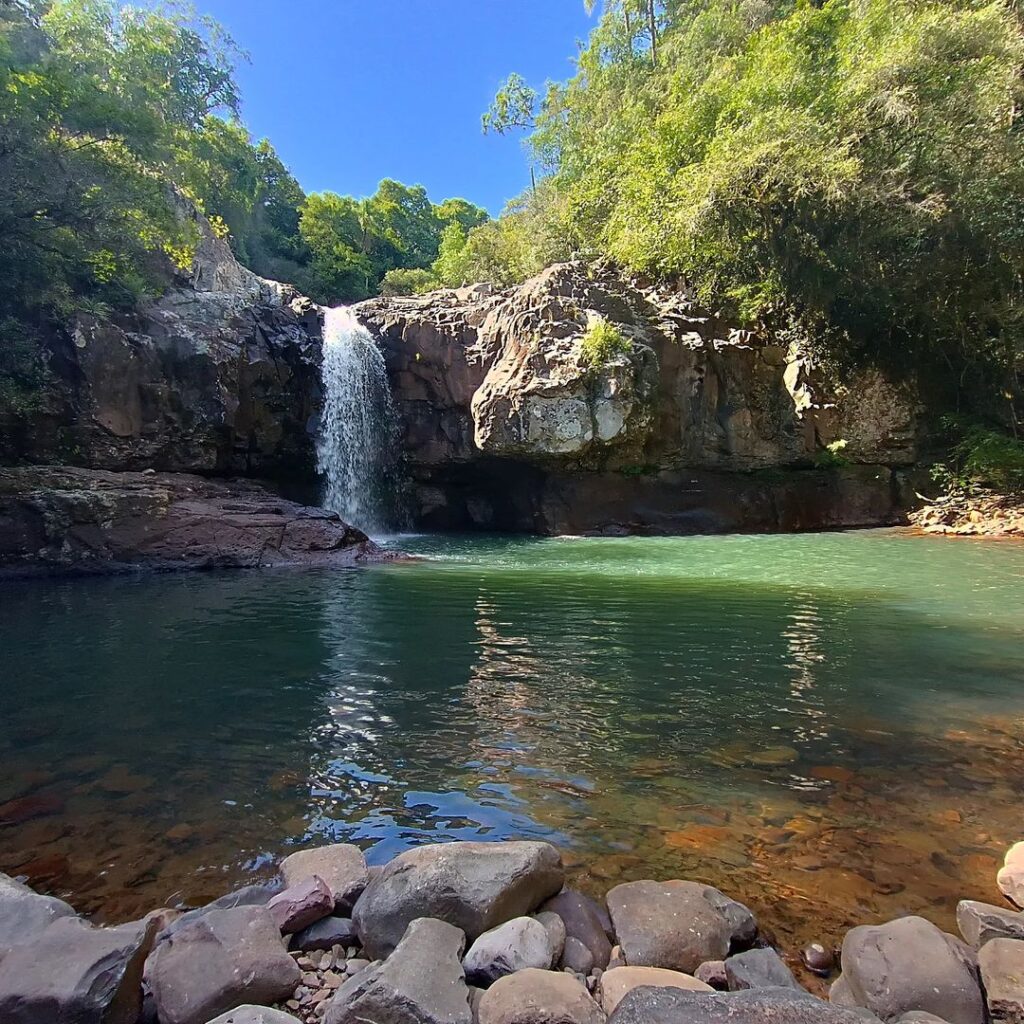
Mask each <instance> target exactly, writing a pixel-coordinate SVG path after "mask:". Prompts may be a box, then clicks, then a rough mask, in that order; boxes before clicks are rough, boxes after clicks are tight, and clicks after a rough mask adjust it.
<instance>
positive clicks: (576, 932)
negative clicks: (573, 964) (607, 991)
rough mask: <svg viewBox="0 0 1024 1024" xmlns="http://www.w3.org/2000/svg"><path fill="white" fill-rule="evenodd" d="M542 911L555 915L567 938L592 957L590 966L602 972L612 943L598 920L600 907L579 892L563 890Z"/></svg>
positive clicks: (606, 964) (599, 919) (545, 904)
mask: <svg viewBox="0 0 1024 1024" xmlns="http://www.w3.org/2000/svg"><path fill="white" fill-rule="evenodd" d="M540 909H541V911H542V912H550V913H554V914H557V915H558V916H559V917H560V918H561V919H562V923H563V924H564V925H565V934H566V937H568V938H573V939H576V940H577V941H579V942H582V943H583V945H584V946H586V947H587V949H589V950H590V953H591V956H593V958H594V966H595V967H600V968H601V970H604V969H605V968H606V967H607V966H608V960H609V958H610V957H611V955H612V944H611V942H610V941H609V940H608V935H607V933H606V932H605V929H604V922H603V921H602V920H601V908H600V906H599V905H598V904H597V903H595V901H594V900H592V899H590V897H589V896H584V895H583V893H579V892H576V891H575V890H573V889H563V890H562V891H561V892H560V893H558V895H557V896H552V897H551V899H549V900H548V901H547V902H546V903H544V904H543V905H542V906H541V908H540Z"/></svg>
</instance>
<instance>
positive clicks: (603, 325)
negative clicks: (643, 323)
mask: <svg viewBox="0 0 1024 1024" xmlns="http://www.w3.org/2000/svg"><path fill="white" fill-rule="evenodd" d="M580 348H581V351H582V352H583V360H584V362H585V363H586V364H587V365H588V366H603V365H604V364H605V363H608V362H611V360H613V359H614V358H615V357H616V356H623V355H628V354H629V352H630V350H631V349H632V348H633V343H632V342H631V341H630V340H629V338H627V337H626V336H625V335H624V334H623V333H622V331H620V330H619V329H618V327H616V326H615V325H614V324H610V323H609V322H608V321H607V320H594V321H593V322H592V323H591V324H590V326H589V327H588V328H587V332H586V334H584V335H583V342H582V344H581V346H580Z"/></svg>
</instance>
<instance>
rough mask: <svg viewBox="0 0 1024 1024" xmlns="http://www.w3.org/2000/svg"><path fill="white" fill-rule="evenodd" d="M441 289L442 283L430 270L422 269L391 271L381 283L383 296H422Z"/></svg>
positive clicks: (397, 269) (412, 268)
mask: <svg viewBox="0 0 1024 1024" xmlns="http://www.w3.org/2000/svg"><path fill="white" fill-rule="evenodd" d="M438 287H440V282H439V281H438V280H437V278H436V277H435V276H434V274H433V272H432V271H430V270H424V269H423V268H422V267H408V268H396V269H394V270H389V271H388V272H387V273H386V274H385V275H384V278H383V280H382V281H381V283H380V293H381V295H422V294H423V293H424V292H429V291H433V290H434V289H435V288H438Z"/></svg>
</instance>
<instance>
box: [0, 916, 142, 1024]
mask: <svg viewBox="0 0 1024 1024" xmlns="http://www.w3.org/2000/svg"><path fill="white" fill-rule="evenodd" d="M155 931H156V926H155V925H150V926H148V927H139V926H138V925H123V926H121V927H120V928H94V927H93V926H92V925H90V924H88V923H87V922H85V921H82V920H80V919H79V918H77V917H62V918H59V919H58V920H57V921H55V922H53V924H51V925H50V927H49V928H47V929H46V931H45V932H43V933H42V934H41V935H39V936H38V937H37V938H36V940H35V941H34V942H33V943H31V944H27V945H20V946H17V947H16V948H15V949H13V950H11V951H10V952H9V953H7V954H6V955H5V956H4V957H3V958H2V959H0V1021H2V1022H3V1024H136V1021H137V1020H138V1019H139V1014H140V1013H141V1012H142V971H143V967H144V965H145V962H146V954H147V953H148V952H149V948H150V945H151V944H152V941H153V935H154V933H155Z"/></svg>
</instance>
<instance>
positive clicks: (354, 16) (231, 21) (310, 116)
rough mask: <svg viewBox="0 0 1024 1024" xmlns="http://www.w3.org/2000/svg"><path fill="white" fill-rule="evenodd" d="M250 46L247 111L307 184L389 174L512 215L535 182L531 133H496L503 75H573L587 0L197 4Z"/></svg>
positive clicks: (341, 183) (350, 190)
mask: <svg viewBox="0 0 1024 1024" xmlns="http://www.w3.org/2000/svg"><path fill="white" fill-rule="evenodd" d="M195 6H196V9H197V10H198V11H199V12H200V13H206V14H211V15H213V17H215V18H216V19H217V20H218V21H219V22H221V23H222V24H223V25H224V26H225V27H226V28H227V29H228V31H229V32H230V33H231V34H232V36H234V38H235V40H236V41H237V42H238V44H239V45H240V46H241V47H242V49H244V50H246V51H248V54H249V57H250V61H251V63H249V64H243V65H242V66H241V67H240V68H239V71H238V79H239V83H240V85H241V87H242V94H243V111H242V112H243V116H244V118H245V122H246V124H247V125H248V126H249V129H250V130H251V131H252V133H253V135H254V136H255V137H257V138H260V137H262V136H267V137H268V138H269V139H270V140H271V141H272V142H273V144H274V146H275V147H276V149H277V151H278V153H279V154H280V156H281V158H282V159H283V160H284V162H285V163H286V164H287V165H288V166H289V167H290V168H291V170H292V172H293V173H294V174H295V176H296V177H297V178H298V179H299V182H300V183H301V184H302V186H303V188H305V189H306V191H308V192H313V191H321V190H323V189H331V190H332V191H335V192H341V193H346V194H352V195H356V196H362V195H366V194H368V193H370V192H373V191H374V189H375V188H376V186H377V182H378V181H379V180H380V179H381V178H384V177H391V178H397V179H399V180H400V181H404V182H405V183H406V184H410V185H413V184H422V185H424V186H426V188H427V191H428V193H429V194H430V197H431V199H433V200H434V201H435V202H440V200H442V199H445V198H447V197H449V196H464V197H465V198H467V199H469V200H471V201H473V202H476V203H479V204H480V205H481V206H485V207H487V208H488V209H489V210H490V211H491V213H493V214H497V213H499V212H500V211H501V208H502V206H503V205H504V203H505V201H506V200H507V199H510V198H512V197H513V196H515V195H518V194H519V193H520V192H522V191H523V189H524V188H525V187H526V185H527V184H528V183H529V179H530V171H529V164H528V161H527V158H526V154H525V152H524V150H523V147H522V143H521V140H520V138H519V137H515V138H511V137H504V138H503V137H500V136H495V135H487V136H484V135H483V134H482V133H481V131H480V115H481V114H482V113H483V111H484V110H485V109H486V108H487V106H488V104H489V102H490V100H491V97H492V96H493V95H494V93H495V91H496V90H497V88H498V86H499V85H500V84H501V82H502V80H503V79H504V78H505V77H506V75H507V74H508V73H509V72H510V71H518V72H519V73H520V74H522V75H523V76H524V77H525V78H526V79H527V81H529V82H530V83H531V84H533V85H536V86H540V85H541V84H543V82H544V81H545V80H547V79H549V78H554V79H564V78H566V77H568V76H569V75H570V74H571V73H572V70H573V66H572V56H573V55H574V54H575V53H576V41H577V40H578V39H583V38H585V37H586V35H587V34H588V32H589V30H590V27H591V25H592V21H591V19H590V18H588V17H587V15H586V13H585V11H584V9H583V0H196V3H195Z"/></svg>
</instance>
